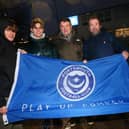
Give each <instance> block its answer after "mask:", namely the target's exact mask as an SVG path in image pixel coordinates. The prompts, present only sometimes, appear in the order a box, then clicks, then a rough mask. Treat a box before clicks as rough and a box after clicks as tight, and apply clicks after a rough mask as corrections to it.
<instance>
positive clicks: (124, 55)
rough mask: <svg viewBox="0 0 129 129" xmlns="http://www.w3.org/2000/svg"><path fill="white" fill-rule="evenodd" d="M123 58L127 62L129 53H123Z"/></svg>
mask: <svg viewBox="0 0 129 129" xmlns="http://www.w3.org/2000/svg"><path fill="white" fill-rule="evenodd" d="M122 55H123V57H124V58H125V59H126V60H127V59H128V57H129V53H128V52H127V51H123V52H122Z"/></svg>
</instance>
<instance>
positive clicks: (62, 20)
mask: <svg viewBox="0 0 129 129" xmlns="http://www.w3.org/2000/svg"><path fill="white" fill-rule="evenodd" d="M61 22H69V23H70V24H71V21H70V19H69V18H67V17H66V18H62V19H60V23H61Z"/></svg>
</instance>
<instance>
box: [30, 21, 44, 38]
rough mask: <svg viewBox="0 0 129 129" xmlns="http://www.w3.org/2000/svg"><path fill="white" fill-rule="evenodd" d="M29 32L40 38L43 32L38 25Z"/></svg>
mask: <svg viewBox="0 0 129 129" xmlns="http://www.w3.org/2000/svg"><path fill="white" fill-rule="evenodd" d="M31 32H32V33H33V35H34V36H35V37H37V38H40V37H41V36H42V34H43V32H44V28H43V27H42V26H41V24H40V23H36V24H35V26H34V27H33V28H31Z"/></svg>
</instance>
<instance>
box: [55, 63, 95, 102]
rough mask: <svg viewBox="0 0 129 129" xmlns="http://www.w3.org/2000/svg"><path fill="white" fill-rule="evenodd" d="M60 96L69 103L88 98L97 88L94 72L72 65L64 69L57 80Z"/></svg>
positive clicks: (82, 66)
mask: <svg viewBox="0 0 129 129" xmlns="http://www.w3.org/2000/svg"><path fill="white" fill-rule="evenodd" d="M56 86H57V90H58V92H59V94H60V95H61V96H62V97H63V98H64V99H66V100H69V101H80V100H83V99H85V98H86V97H88V96H89V95H90V94H91V93H92V92H93V90H94V87H95V76H94V74H93V72H92V71H91V70H90V69H89V68H88V67H86V66H84V65H70V66H68V67H66V68H64V69H63V70H62V71H61V73H60V74H59V76H58V79H57V83H56Z"/></svg>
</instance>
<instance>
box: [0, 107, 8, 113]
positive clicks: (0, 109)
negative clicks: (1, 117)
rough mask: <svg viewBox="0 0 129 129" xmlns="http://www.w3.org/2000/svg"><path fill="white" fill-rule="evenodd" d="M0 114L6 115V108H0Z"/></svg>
mask: <svg viewBox="0 0 129 129" xmlns="http://www.w3.org/2000/svg"><path fill="white" fill-rule="evenodd" d="M0 113H1V114H6V113H7V108H6V106H3V107H0Z"/></svg>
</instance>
